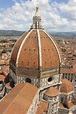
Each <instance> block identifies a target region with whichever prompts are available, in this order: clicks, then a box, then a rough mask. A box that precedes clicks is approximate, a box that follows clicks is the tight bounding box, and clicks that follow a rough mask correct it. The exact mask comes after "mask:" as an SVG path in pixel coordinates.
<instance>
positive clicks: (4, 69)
mask: <svg viewBox="0 0 76 114" xmlns="http://www.w3.org/2000/svg"><path fill="white" fill-rule="evenodd" d="M2 73H3V74H4V75H5V76H7V75H8V73H9V66H3V67H2Z"/></svg>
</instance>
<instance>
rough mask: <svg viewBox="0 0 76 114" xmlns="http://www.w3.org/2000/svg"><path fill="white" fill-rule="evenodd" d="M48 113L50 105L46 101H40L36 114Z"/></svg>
mask: <svg viewBox="0 0 76 114" xmlns="http://www.w3.org/2000/svg"><path fill="white" fill-rule="evenodd" d="M47 111H48V103H47V102H45V101H40V103H39V105H38V108H37V111H36V114H46V112H47Z"/></svg>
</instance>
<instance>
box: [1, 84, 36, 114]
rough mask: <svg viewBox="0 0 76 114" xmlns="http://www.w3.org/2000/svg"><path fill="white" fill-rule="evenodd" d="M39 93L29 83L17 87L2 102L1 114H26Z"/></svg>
mask: <svg viewBox="0 0 76 114" xmlns="http://www.w3.org/2000/svg"><path fill="white" fill-rule="evenodd" d="M37 91H38V89H37V87H35V86H33V85H31V84H29V83H25V84H19V85H17V86H16V87H14V88H13V89H12V90H11V91H10V92H9V93H8V95H6V96H5V98H4V99H3V100H2V101H1V102H0V114H26V112H27V110H28V109H29V107H30V105H31V104H32V101H33V98H34V97H35V95H36V93H37Z"/></svg>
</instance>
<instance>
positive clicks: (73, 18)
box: [0, 0, 76, 31]
mask: <svg viewBox="0 0 76 114" xmlns="http://www.w3.org/2000/svg"><path fill="white" fill-rule="evenodd" d="M36 4H38V5H39V14H40V15H41V17H42V24H43V26H44V28H45V29H46V30H47V31H75V30H76V0H0V29H6V30H7V29H10V30H11V29H15V30H27V29H29V28H30V26H31V24H32V17H33V15H34V14H35V6H36Z"/></svg>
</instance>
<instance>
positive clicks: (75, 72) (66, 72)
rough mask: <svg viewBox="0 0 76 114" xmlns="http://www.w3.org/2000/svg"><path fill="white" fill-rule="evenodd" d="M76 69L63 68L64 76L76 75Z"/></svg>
mask: <svg viewBox="0 0 76 114" xmlns="http://www.w3.org/2000/svg"><path fill="white" fill-rule="evenodd" d="M75 69H76V67H74V68H62V69H61V73H62V74H76V70H75Z"/></svg>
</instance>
